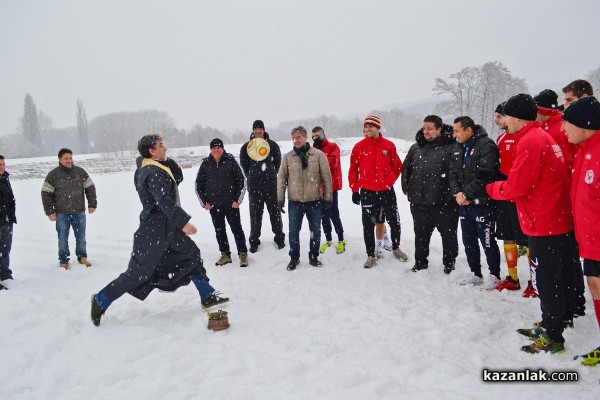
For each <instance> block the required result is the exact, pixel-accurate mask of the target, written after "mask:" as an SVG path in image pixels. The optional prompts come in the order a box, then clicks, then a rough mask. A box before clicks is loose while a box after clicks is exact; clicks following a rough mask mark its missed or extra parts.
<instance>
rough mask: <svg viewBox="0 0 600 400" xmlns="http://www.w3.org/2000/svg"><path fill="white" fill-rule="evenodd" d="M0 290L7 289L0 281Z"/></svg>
mask: <svg viewBox="0 0 600 400" xmlns="http://www.w3.org/2000/svg"><path fill="white" fill-rule="evenodd" d="M0 290H8V288H7V287H6V286H4V285H3V284H1V283H0Z"/></svg>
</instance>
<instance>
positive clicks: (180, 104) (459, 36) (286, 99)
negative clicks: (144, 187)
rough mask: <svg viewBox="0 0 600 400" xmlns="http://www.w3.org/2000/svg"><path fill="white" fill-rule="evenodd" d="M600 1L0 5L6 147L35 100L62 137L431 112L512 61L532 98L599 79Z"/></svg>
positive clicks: (12, 0) (0, 129) (58, 1)
mask: <svg viewBox="0 0 600 400" xmlns="http://www.w3.org/2000/svg"><path fill="white" fill-rule="evenodd" d="M599 16H600V1H597V0H587V1H577V0H569V1H565V0H560V1H555V0H544V1H541V0H540V1H537V0H536V1H530V0H527V1H525V0H503V1H493V2H490V1H475V0H474V1H466V0H451V1H450V0H437V1H434V0H420V1H416V0H415V1H410V2H405V1H400V0H390V1H383V0H382V1H365V0H343V1H342V0H337V1H327V0H320V1H312V0H299V1H284V0H280V1H277V0H246V1H244V0H235V1H233V0H232V1H228V0H212V1H201V0H188V1H184V0H168V1H166V0H165V1H152V0H102V1H86V0H52V1H43V0H0V82H1V84H0V134H7V133H13V132H14V131H15V128H16V126H17V124H18V122H19V118H20V117H21V116H22V114H23V99H24V97H25V93H26V92H29V93H30V94H31V95H32V96H33V99H34V101H35V102H36V105H37V107H38V110H42V111H44V113H46V114H47V115H48V116H50V117H51V118H52V120H53V122H54V126H55V127H66V126H73V125H75V124H76V122H75V110H76V101H77V99H78V98H80V99H82V100H83V102H84V106H85V109H86V112H87V115H88V119H89V120H91V119H93V118H94V117H96V116H99V115H102V114H105V113H108V112H114V111H136V110H141V109H149V108H153V109H158V110H162V111H167V112H168V113H170V115H171V116H173V118H174V119H175V121H176V122H177V125H178V127H179V128H189V127H191V126H192V125H193V124H195V123H197V122H199V123H202V124H203V125H211V126H215V127H219V128H225V129H234V128H240V129H244V130H248V131H250V130H251V125H252V121H253V120H255V119H263V120H264V121H265V123H266V124H267V125H275V124H277V123H279V122H281V121H285V120H290V119H297V118H303V117H312V116H316V115H317V114H323V113H325V114H336V115H338V116H343V115H344V114H346V113H353V112H364V113H368V112H369V111H370V110H372V109H374V108H377V107H381V106H383V105H386V104H391V103H398V102H404V101H410V100H415V99H425V98H428V97H430V96H431V95H432V91H431V88H432V86H433V82H434V79H435V78H436V77H442V78H447V77H448V75H450V74H451V73H453V72H456V71H458V70H460V69H461V68H463V67H466V66H479V65H481V64H483V63H484V62H486V61H494V60H499V61H502V62H503V63H504V64H505V65H506V66H507V67H508V69H509V70H511V72H512V73H513V74H514V75H515V76H519V77H523V78H525V79H527V82H528V83H529V84H530V85H535V84H537V83H545V82H557V81H559V82H564V83H565V84H566V83H568V82H569V81H570V80H572V79H576V78H581V77H583V76H584V74H585V73H587V72H588V71H589V70H591V69H593V68H596V67H598V66H600V50H599V46H600V25H599V24H598V21H599V19H598V18H599Z"/></svg>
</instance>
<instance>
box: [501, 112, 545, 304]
mask: <svg viewBox="0 0 600 400" xmlns="http://www.w3.org/2000/svg"><path fill="white" fill-rule="evenodd" d="M504 104H505V102H504V103H500V104H498V106H497V107H496V112H495V113H494V123H495V124H496V125H497V126H498V128H500V129H501V130H503V131H504V132H502V134H501V135H500V136H498V138H497V139H496V145H497V146H498V152H499V153H500V173H502V175H504V179H506V178H507V177H508V174H509V172H510V169H511V167H512V164H513V160H514V159H515V150H516V148H517V146H516V144H515V138H514V135H511V134H510V133H508V132H507V131H506V129H507V128H508V127H507V126H506V116H505V115H504V111H503V109H504ZM496 208H497V209H498V218H497V219H496V238H497V239H501V240H503V241H504V257H505V259H506V266H507V270H508V275H507V276H506V277H505V278H504V280H503V281H502V282H500V284H498V285H497V286H496V290H498V291H499V292H501V291H503V290H519V289H521V284H520V282H519V274H518V273H517V272H518V271H517V264H518V260H519V256H520V255H521V252H520V249H521V248H523V249H524V250H525V254H527V256H528V258H529V253H528V251H527V236H525V235H524V234H523V231H522V230H521V226H520V225H519V217H518V216H517V207H516V206H515V203H514V202H513V201H504V200H498V201H496ZM523 297H537V294H536V293H535V290H534V289H533V285H532V283H531V278H530V279H529V282H528V283H527V287H526V288H525V290H524V291H523Z"/></svg>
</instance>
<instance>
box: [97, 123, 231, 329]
mask: <svg viewBox="0 0 600 400" xmlns="http://www.w3.org/2000/svg"><path fill="white" fill-rule="evenodd" d="M138 151H139V152H140V154H141V156H142V157H143V159H138V169H137V170H136V172H135V178H134V179H135V187H136V190H137V192H138V195H139V197H140V201H141V202H142V206H143V209H142V212H141V214H140V226H139V228H138V230H137V231H136V232H135V234H134V237H133V251H132V253H131V254H132V255H131V259H130V261H129V266H128V267H127V270H126V271H125V272H123V273H122V274H121V275H119V276H118V277H117V278H116V279H115V280H114V281H112V282H111V283H109V284H108V285H107V286H106V287H104V289H102V290H101V291H100V292H98V293H97V294H95V295H93V296H92V307H91V318H92V322H93V323H94V325H96V326H99V325H100V319H101V318H102V315H103V314H104V312H105V311H106V309H107V308H108V307H109V306H110V305H111V303H112V302H113V301H115V300H117V299H118V298H119V297H121V296H122V295H123V294H125V293H129V294H131V295H132V296H134V297H136V298H138V299H140V300H144V299H145V298H146V297H147V296H148V295H149V294H150V292H151V291H152V290H154V289H157V288H158V289H160V290H164V291H174V290H176V289H177V288H179V287H180V286H185V285H188V284H189V283H190V281H192V282H193V283H194V285H195V286H196V288H197V289H198V292H199V294H200V299H201V302H202V306H203V307H204V308H208V307H211V306H214V305H216V304H220V303H225V302H227V301H229V299H228V298H226V297H220V296H219V295H218V294H217V293H215V289H213V287H212V286H211V285H210V284H209V283H208V277H207V276H206V270H205V269H204V267H203V265H202V258H201V255H200V249H199V248H198V246H196V244H195V243H194V241H193V240H192V239H191V238H190V237H189V235H193V234H195V233H196V227H195V226H194V225H192V224H190V223H189V222H188V221H189V220H190V218H191V217H190V216H189V215H188V214H187V213H186V212H185V211H184V210H183V209H182V208H181V206H180V202H179V193H178V191H177V183H178V182H177V181H178V180H179V181H181V179H182V178H183V177H182V175H179V174H177V175H178V176H177V178H176V177H175V175H174V174H173V172H172V171H171V169H170V168H169V165H171V166H173V163H174V162H173V161H172V160H170V161H167V157H166V153H167V148H166V147H165V146H164V144H163V143H162V138H161V137H160V136H158V135H147V136H144V137H142V138H141V139H140V141H139V142H138ZM175 169H176V168H175Z"/></svg>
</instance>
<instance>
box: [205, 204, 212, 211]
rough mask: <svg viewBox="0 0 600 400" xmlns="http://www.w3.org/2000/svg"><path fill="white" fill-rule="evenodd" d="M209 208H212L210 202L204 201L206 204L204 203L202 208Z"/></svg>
mask: <svg viewBox="0 0 600 400" xmlns="http://www.w3.org/2000/svg"><path fill="white" fill-rule="evenodd" d="M211 208H213V206H212V204H210V203H206V204H205V205H204V209H205V210H210V209H211Z"/></svg>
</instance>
